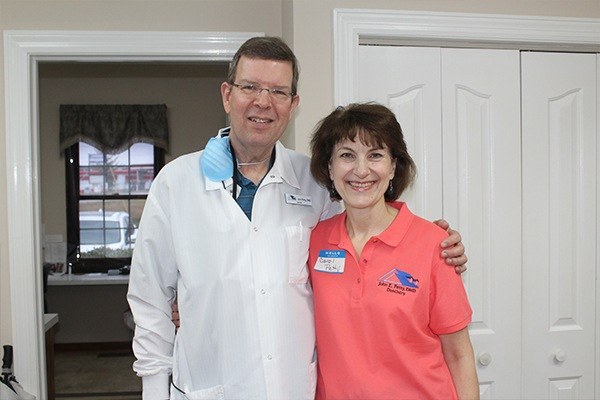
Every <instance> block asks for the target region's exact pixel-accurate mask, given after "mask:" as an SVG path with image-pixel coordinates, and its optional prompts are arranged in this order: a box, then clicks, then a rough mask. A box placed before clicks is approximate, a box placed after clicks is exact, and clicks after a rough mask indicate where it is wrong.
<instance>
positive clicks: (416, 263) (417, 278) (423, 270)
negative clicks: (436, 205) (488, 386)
mask: <svg viewBox="0 0 600 400" xmlns="http://www.w3.org/2000/svg"><path fill="white" fill-rule="evenodd" d="M389 204H390V205H392V206H394V207H396V208H398V209H399V212H398V215H397V216H396V218H395V219H394V221H393V222H392V224H391V225H390V226H389V227H388V228H387V229H386V230H385V231H384V232H382V233H381V234H379V235H377V236H374V237H372V238H371V239H370V240H369V241H368V242H367V243H366V244H365V246H364V249H363V251H362V254H361V255H360V259H358V258H357V256H356V254H355V252H354V250H353V246H352V242H351V241H350V238H349V237H348V233H347V231H346V228H345V221H346V213H345V212H344V213H343V214H340V215H337V216H335V217H333V218H331V219H329V220H326V221H322V222H320V223H319V224H318V225H317V227H316V228H315V229H314V231H313V232H312V235H311V243H310V258H309V267H310V274H311V280H312V285H313V290H314V307H315V321H316V333H317V351H318V360H319V364H318V365H319V368H318V383H317V396H316V398H317V399H377V400H381V399H456V390H455V389H454V384H453V382H452V377H451V375H450V372H449V370H448V367H447V365H446V362H445V360H444V356H443V354H442V346H441V342H440V338H439V336H438V335H443V334H448V333H453V332H456V331H459V330H461V329H463V328H464V327H466V326H467V325H468V323H469V322H470V321H471V314H472V311H471V308H470V306H469V302H468V299H467V295H466V293H465V290H464V286H463V283H462V280H461V278H460V276H458V275H457V274H456V273H455V272H454V268H452V267H450V266H448V265H446V264H445V262H444V260H443V259H442V258H441V257H440V252H441V248H440V243H441V242H442V240H443V239H444V238H445V237H446V236H447V234H446V232H444V231H443V230H442V229H440V228H438V227H437V226H436V225H434V224H432V223H431V222H428V221H426V220H424V219H422V218H419V217H417V216H415V215H413V214H412V213H411V212H410V211H409V210H408V207H407V206H406V205H405V204H404V203H400V202H397V203H389Z"/></svg>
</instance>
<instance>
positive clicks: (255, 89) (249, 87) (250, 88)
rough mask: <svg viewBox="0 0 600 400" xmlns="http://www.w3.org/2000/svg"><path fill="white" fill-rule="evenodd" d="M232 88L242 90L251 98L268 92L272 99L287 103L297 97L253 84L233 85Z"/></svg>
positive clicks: (283, 91)
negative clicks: (264, 91)
mask: <svg viewBox="0 0 600 400" xmlns="http://www.w3.org/2000/svg"><path fill="white" fill-rule="evenodd" d="M231 86H235V87H236V88H238V89H240V90H241V91H242V93H243V94H244V95H246V96H248V97H251V96H254V97H258V95H259V94H261V92H262V91H263V90H266V91H267V93H269V96H271V99H273V100H276V101H282V102H283V101H286V100H288V99H290V98H292V97H294V96H295V95H296V94H295V93H291V92H286V91H285V90H283V89H277V88H262V87H260V86H257V85H254V84H252V83H244V84H239V83H232V84H231Z"/></svg>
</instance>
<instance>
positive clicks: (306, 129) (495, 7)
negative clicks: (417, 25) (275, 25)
mask: <svg viewBox="0 0 600 400" xmlns="http://www.w3.org/2000/svg"><path fill="white" fill-rule="evenodd" d="M335 8H362V9H391V10H414V11H436V12H460V13H484V14H511V15H540V16H559V17H581V18H600V1H598V0H477V1H473V0H452V1H449V0H319V1H310V0H308V1H307V0H304V1H302V0H300V1H294V2H293V15H294V21H293V22H294V26H293V42H294V52H295V53H296V56H297V57H298V59H299V60H300V65H301V68H302V72H301V78H300V85H299V93H300V95H301V101H300V107H299V110H298V112H297V115H296V119H295V122H294V127H293V132H295V136H294V143H293V144H290V145H292V146H293V147H294V148H296V149H297V150H299V151H302V152H305V153H308V143H309V140H310V132H311V131H312V129H313V128H314V126H315V124H316V123H317V122H318V121H319V120H320V119H321V118H322V117H324V116H325V115H326V114H328V113H329V112H330V111H331V110H332V107H333V106H334V105H333V44H332V42H333V10H334V9H335ZM284 31H285V29H284Z"/></svg>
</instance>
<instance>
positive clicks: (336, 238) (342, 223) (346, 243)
mask: <svg viewBox="0 0 600 400" xmlns="http://www.w3.org/2000/svg"><path fill="white" fill-rule="evenodd" d="M388 204H389V205H391V206H392V207H394V208H396V209H398V210H399V211H398V214H397V215H396V217H395V218H394V220H393V221H392V223H391V224H390V226H388V227H387V229H386V230H384V231H383V232H381V233H380V234H379V235H377V236H376V238H377V239H379V240H381V241H382V242H383V243H385V244H387V245H388V246H390V247H396V246H398V245H399V244H400V242H401V241H402V239H404V236H405V235H406V232H408V228H409V227H410V225H411V223H412V221H413V219H414V214H413V213H412V212H411V211H410V210H409V209H408V207H407V206H406V203H404V202H401V201H395V202H390V203H388ZM346 218H348V214H347V213H346V211H344V212H343V213H342V214H340V216H339V217H338V220H337V227H336V228H335V229H332V230H331V234H330V235H329V239H328V240H329V243H331V244H333V245H337V246H338V247H340V248H344V249H346V250H349V249H352V248H353V247H352V242H351V241H350V237H349V236H348V231H347V230H346Z"/></svg>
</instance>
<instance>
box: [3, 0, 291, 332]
mask: <svg viewBox="0 0 600 400" xmlns="http://www.w3.org/2000/svg"><path fill="white" fill-rule="evenodd" d="M281 8H282V6H281V0H238V1H233V0H213V1H209V0H192V1H179V0H178V1H172V0H163V1H158V0H157V1H138V0H118V1H106V0H96V1H93V0H90V1H88V0H85V1H84V0H80V1H75V0H67V1H65V0H39V1H34V0H28V1H23V0H14V1H4V0H0V30H1V31H5V30H100V31H108V30H116V31H128V30H141V31H225V32H264V33H266V34H268V35H277V36H280V35H281V34H282V32H281V14H282V10H281ZM0 75H1V76H2V77H4V49H3V48H2V49H0ZM4 98H5V93H4V78H2V79H0V154H1V155H2V156H0V343H2V344H10V343H12V322H11V321H12V318H13V317H12V316H11V305H10V285H9V283H10V273H9V267H8V254H7V251H8V250H7V249H8V230H7V222H6V221H7V215H6V212H7V200H6V193H7V170H6V164H5V157H4V154H5V150H6V144H5V142H6V132H5V115H4V110H5V102H4ZM15 318H18V316H15Z"/></svg>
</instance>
